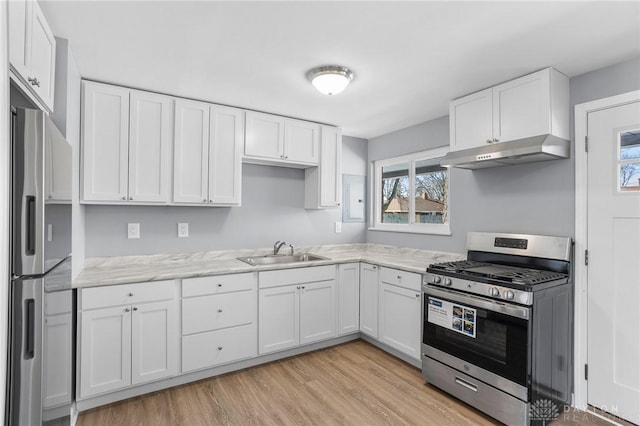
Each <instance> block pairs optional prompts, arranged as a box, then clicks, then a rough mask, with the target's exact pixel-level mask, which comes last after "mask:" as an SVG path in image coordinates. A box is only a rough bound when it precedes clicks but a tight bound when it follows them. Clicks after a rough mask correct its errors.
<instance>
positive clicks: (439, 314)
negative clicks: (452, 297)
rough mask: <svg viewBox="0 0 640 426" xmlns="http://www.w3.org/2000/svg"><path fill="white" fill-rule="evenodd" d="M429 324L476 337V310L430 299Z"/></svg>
mask: <svg viewBox="0 0 640 426" xmlns="http://www.w3.org/2000/svg"><path fill="white" fill-rule="evenodd" d="M428 310H429V312H428V319H429V322H430V323H432V324H435V325H439V326H440V327H444V328H447V329H449V330H453V331H457V332H458V333H462V334H464V335H466V336H470V337H473V338H475V337H476V310H475V309H473V308H468V307H466V306H460V305H456V304H455V303H451V302H448V301H446V300H441V299H436V298H433V297H429V309H428Z"/></svg>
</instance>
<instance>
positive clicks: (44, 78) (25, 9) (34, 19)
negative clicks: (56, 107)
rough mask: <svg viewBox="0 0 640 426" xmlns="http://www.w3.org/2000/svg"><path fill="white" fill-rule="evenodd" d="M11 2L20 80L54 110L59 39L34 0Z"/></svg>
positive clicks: (12, 35)
mask: <svg viewBox="0 0 640 426" xmlns="http://www.w3.org/2000/svg"><path fill="white" fill-rule="evenodd" d="M8 3H9V26H10V37H9V38H10V47H9V48H10V62H11V65H12V66H13V69H14V71H15V73H16V74H17V77H18V79H19V80H21V81H20V84H21V85H22V86H23V87H25V88H27V89H28V90H29V91H30V92H31V93H33V94H34V95H35V96H36V97H37V98H38V99H39V100H40V101H41V102H42V103H43V104H44V106H45V107H46V108H48V109H49V111H52V110H53V95H54V81H55V65H56V41H55V38H54V37H53V33H52V32H51V29H50V28H49V25H48V24H47V21H46V19H45V17H44V15H43V13H42V10H41V9H40V6H39V5H38V2H37V1H33V0H15V1H13V0H12V1H10V2H8Z"/></svg>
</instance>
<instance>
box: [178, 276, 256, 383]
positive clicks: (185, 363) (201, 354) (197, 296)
mask: <svg viewBox="0 0 640 426" xmlns="http://www.w3.org/2000/svg"><path fill="white" fill-rule="evenodd" d="M256 287H257V284H256V275H255V274H253V273H244V274H233V275H220V276H212V277H200V278H189V279H184V280H182V372H183V373H186V372H189V371H194V370H200V369H203V368H210V367H214V366H217V365H221V364H226V363H229V362H233V361H238V360H240V359H245V358H251V357H253V356H255V355H256V352H257V347H256V341H257V336H256V333H257V327H256V316H257V306H256V303H257V300H256Z"/></svg>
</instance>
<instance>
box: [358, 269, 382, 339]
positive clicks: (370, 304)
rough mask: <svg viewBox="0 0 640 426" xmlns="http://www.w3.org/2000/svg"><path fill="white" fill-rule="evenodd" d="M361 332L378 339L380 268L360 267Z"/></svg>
mask: <svg viewBox="0 0 640 426" xmlns="http://www.w3.org/2000/svg"><path fill="white" fill-rule="evenodd" d="M360 331H361V332H363V333H365V334H368V335H369V336H371V337H375V338H378V267H377V266H375V265H369V264H366V263H363V264H361V265H360Z"/></svg>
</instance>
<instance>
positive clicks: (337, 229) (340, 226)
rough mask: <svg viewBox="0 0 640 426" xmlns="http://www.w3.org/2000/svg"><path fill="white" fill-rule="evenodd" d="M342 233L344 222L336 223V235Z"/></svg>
mask: <svg viewBox="0 0 640 426" xmlns="http://www.w3.org/2000/svg"><path fill="white" fill-rule="evenodd" d="M341 232H342V222H336V234H339V233H341Z"/></svg>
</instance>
